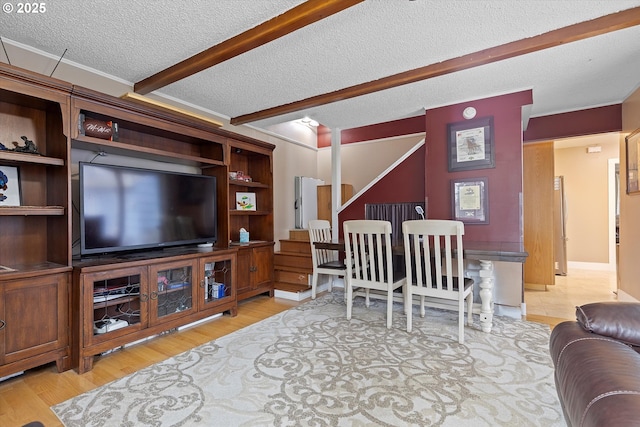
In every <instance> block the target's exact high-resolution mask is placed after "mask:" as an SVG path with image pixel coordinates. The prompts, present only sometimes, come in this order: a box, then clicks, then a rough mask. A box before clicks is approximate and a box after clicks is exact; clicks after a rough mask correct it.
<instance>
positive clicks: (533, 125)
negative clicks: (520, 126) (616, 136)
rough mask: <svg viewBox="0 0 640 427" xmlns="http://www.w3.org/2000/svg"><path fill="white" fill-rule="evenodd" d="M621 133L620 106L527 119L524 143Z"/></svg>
mask: <svg viewBox="0 0 640 427" xmlns="http://www.w3.org/2000/svg"><path fill="white" fill-rule="evenodd" d="M620 131H622V104H616V105H609V106H606V107H598V108H588V109H586V110H580V111H572V112H570V113H562V114H553V115H551V116H543V117H533V118H531V119H529V124H528V126H527V130H526V131H525V132H524V137H523V139H524V142H531V141H548V140H551V139H558V138H568V137H574V136H583V135H593V134H597V133H606V132H620Z"/></svg>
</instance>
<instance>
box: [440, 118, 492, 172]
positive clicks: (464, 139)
mask: <svg viewBox="0 0 640 427" xmlns="http://www.w3.org/2000/svg"><path fill="white" fill-rule="evenodd" d="M447 134H448V143H447V156H448V160H449V165H448V166H449V172H457V171H467V170H474V169H489V168H494V167H495V166H496V164H495V147H494V138H493V116H488V117H481V118H478V119H475V120H465V121H463V122H456V123H449V124H448V125H447Z"/></svg>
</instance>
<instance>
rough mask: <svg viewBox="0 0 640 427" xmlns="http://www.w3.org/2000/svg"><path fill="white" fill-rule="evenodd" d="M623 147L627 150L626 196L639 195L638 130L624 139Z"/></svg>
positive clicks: (639, 130) (639, 134) (639, 140)
mask: <svg viewBox="0 0 640 427" xmlns="http://www.w3.org/2000/svg"><path fill="white" fill-rule="evenodd" d="M625 145H626V149H627V194H640V188H638V163H639V161H638V155H639V154H640V150H639V149H638V146H639V145H640V128H638V129H636V130H634V131H633V132H631V133H630V134H629V135H628V136H627V137H626V138H625Z"/></svg>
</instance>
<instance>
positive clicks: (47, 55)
mask: <svg viewBox="0 0 640 427" xmlns="http://www.w3.org/2000/svg"><path fill="white" fill-rule="evenodd" d="M2 41H3V43H6V44H7V45H11V46H13V47H15V48H18V49H22V50H25V51H27V52H31V53H33V54H35V55H38V56H41V57H44V58H46V59H51V60H53V61H56V62H58V60H59V59H60V55H53V54H51V53H49V52H45V51H43V50H40V49H36V48H35V47H32V46H29V45H26V44H23V43H20V42H17V41H14V40H11V39H5V38H3V39H2ZM7 60H8V58H7ZM60 62H61V63H63V64H67V65H70V66H72V67H75V68H78V69H80V70H83V71H86V72H88V73H91V74H96V75H98V76H101V77H104V78H107V79H109V80H113V81H115V82H117V83H122V84H125V85H127V86H131V87H133V82H130V81H127V80H125V79H122V78H120V77H116V76H114V75H112V74H107V73H105V72H103V71H99V70H96V69H95V68H91V67H87V66H86V65H82V64H80V63H78V62H74V61H71V60H69V59H65V58H62V60H60ZM40 74H44V73H40Z"/></svg>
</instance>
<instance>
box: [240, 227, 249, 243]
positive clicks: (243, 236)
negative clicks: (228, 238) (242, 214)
mask: <svg viewBox="0 0 640 427" xmlns="http://www.w3.org/2000/svg"><path fill="white" fill-rule="evenodd" d="M240 243H249V232H248V231H247V230H245V229H244V228H241V229H240Z"/></svg>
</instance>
